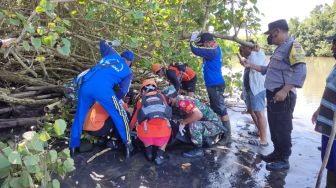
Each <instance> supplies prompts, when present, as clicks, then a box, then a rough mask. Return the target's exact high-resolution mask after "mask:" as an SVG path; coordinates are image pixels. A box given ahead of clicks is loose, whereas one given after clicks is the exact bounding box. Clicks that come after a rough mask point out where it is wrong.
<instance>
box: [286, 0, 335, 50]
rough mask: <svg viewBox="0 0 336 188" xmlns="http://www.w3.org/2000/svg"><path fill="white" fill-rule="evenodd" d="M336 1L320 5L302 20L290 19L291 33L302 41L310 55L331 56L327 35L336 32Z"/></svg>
mask: <svg viewBox="0 0 336 188" xmlns="http://www.w3.org/2000/svg"><path fill="white" fill-rule="evenodd" d="M335 12H336V2H334V3H333V5H332V6H329V5H328V4H325V5H318V6H316V7H315V8H314V9H313V10H312V11H311V12H310V16H309V17H308V18H306V19H304V20H303V21H302V22H300V21H299V20H298V18H293V19H291V20H290V21H289V30H290V33H291V34H292V35H293V36H294V37H295V38H296V39H297V40H298V41H299V42H300V43H301V45H302V46H303V48H304V50H305V52H306V55H308V56H331V52H330V47H331V46H330V44H329V43H327V42H326V41H325V37H327V36H330V35H334V34H335V33H336V24H335V19H336V14H335Z"/></svg>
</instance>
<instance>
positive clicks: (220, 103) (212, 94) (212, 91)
mask: <svg viewBox="0 0 336 188" xmlns="http://www.w3.org/2000/svg"><path fill="white" fill-rule="evenodd" d="M206 89H207V92H208V96H209V99H210V107H211V109H212V110H213V111H214V112H215V113H216V114H217V115H219V116H225V115H227V110H226V106H225V103H224V91H225V84H220V85H216V86H209V87H206Z"/></svg>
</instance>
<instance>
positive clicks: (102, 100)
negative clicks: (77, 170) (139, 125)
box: [70, 81, 131, 148]
mask: <svg viewBox="0 0 336 188" xmlns="http://www.w3.org/2000/svg"><path fill="white" fill-rule="evenodd" d="M95 101H98V102H99V104H101V105H102V106H103V108H104V109H105V110H106V111H107V112H108V114H109V115H110V117H111V118H112V120H113V123H114V124H115V126H116V129H117V131H118V133H119V135H120V137H121V139H122V140H123V142H124V143H125V144H129V143H131V137H130V130H129V124H128V119H127V115H126V112H125V110H123V108H122V106H121V104H120V103H119V100H118V99H117V97H116V96H115V93H114V91H113V88H112V86H105V85H104V84H103V83H99V82H97V81H89V82H87V83H84V84H83V85H82V86H81V88H80V90H79V95H78V103H77V110H76V116H75V120H74V122H73V124H72V127H71V135H70V148H75V147H79V145H80V136H81V133H82V129H83V124H84V120H85V117H86V114H87V113H88V111H89V109H90V107H91V106H92V105H93V103H94V102H95Z"/></svg>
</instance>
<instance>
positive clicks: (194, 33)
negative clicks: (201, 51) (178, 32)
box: [190, 31, 199, 42]
mask: <svg viewBox="0 0 336 188" xmlns="http://www.w3.org/2000/svg"><path fill="white" fill-rule="evenodd" d="M198 34H199V32H198V31H194V32H192V33H191V37H190V42H195V41H196V39H197V37H198Z"/></svg>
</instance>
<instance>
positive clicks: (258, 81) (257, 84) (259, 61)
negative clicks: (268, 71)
mask: <svg viewBox="0 0 336 188" xmlns="http://www.w3.org/2000/svg"><path fill="white" fill-rule="evenodd" d="M248 60H249V61H250V62H251V63H253V64H255V65H261V66H266V55H265V53H264V52H263V51H261V50H259V51H252V52H251V54H250V56H249V57H248ZM249 82H250V88H251V91H252V93H253V95H254V96H255V95H257V94H258V93H260V92H262V91H264V90H265V86H264V83H265V76H264V75H262V74H261V73H260V72H258V71H256V70H254V69H250V73H249Z"/></svg>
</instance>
